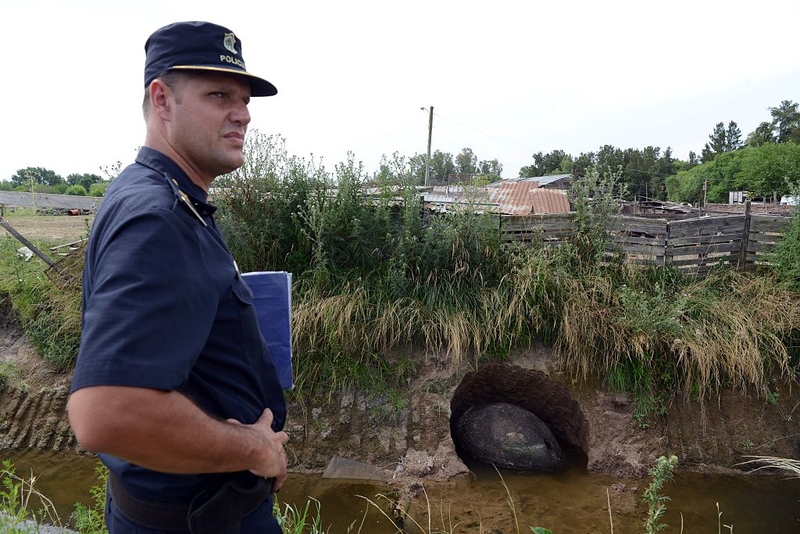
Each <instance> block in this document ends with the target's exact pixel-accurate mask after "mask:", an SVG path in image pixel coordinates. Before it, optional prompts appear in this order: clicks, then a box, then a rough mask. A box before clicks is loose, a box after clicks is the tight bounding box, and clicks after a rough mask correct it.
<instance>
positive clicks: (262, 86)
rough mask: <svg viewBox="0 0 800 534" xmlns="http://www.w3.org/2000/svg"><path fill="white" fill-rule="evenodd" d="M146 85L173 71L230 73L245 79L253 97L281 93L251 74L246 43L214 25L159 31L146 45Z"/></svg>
mask: <svg viewBox="0 0 800 534" xmlns="http://www.w3.org/2000/svg"><path fill="white" fill-rule="evenodd" d="M144 50H145V53H146V56H147V57H146V59H145V65H144V86H145V87H149V86H150V82H152V81H153V80H155V79H156V78H157V77H158V76H159V75H161V74H163V73H164V72H166V71H170V70H195V71H197V70H199V71H212V72H227V73H230V74H237V75H241V76H243V77H245V78H246V79H247V81H249V82H250V89H251V92H252V96H272V95H274V94H277V92H278V90H277V89H276V88H275V86H274V85H272V84H271V83H270V82H268V81H267V80H264V79H263V78H259V77H258V76H254V75H252V74H250V73H249V72H247V69H246V68H245V66H244V58H243V57H242V41H241V40H239V38H238V37H237V36H236V35H235V34H234V33H233V32H232V31H230V30H229V29H227V28H225V27H223V26H219V25H217V24H212V23H210V22H176V23H174V24H170V25H168V26H164V27H163V28H161V29H158V30H156V31H155V32H153V34H152V35H151V36H150V38H149V39H147V42H146V43H145V45H144Z"/></svg>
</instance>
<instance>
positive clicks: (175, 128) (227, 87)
mask: <svg viewBox="0 0 800 534" xmlns="http://www.w3.org/2000/svg"><path fill="white" fill-rule="evenodd" d="M170 99H171V106H172V110H171V113H170V120H169V125H168V132H167V137H168V142H169V143H170V145H171V146H172V148H173V149H174V150H175V152H176V154H177V155H178V157H180V158H181V159H183V161H184V163H185V164H186V165H188V166H189V167H191V168H192V169H194V170H195V171H196V172H197V173H198V175H199V176H202V177H204V179H207V180H208V182H207V183H208V184H210V183H211V180H213V179H214V177H216V176H219V175H221V174H225V173H228V172H231V171H232V170H234V169H237V168H239V167H240V166H241V165H242V163H243V161H244V156H243V153H242V150H243V147H244V137H245V133H246V132H247V125H248V123H249V122H250V112H249V111H248V109H247V104H248V103H249V102H250V85H249V84H248V83H247V82H245V81H244V80H242V79H240V78H239V77H237V76H233V75H228V74H219V73H202V74H194V73H193V74H191V75H190V76H186V77H182V78H180V80H179V82H178V83H176V84H173V87H172V95H171V97H170Z"/></svg>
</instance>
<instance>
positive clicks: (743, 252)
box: [736, 199, 750, 271]
mask: <svg viewBox="0 0 800 534" xmlns="http://www.w3.org/2000/svg"><path fill="white" fill-rule="evenodd" d="M749 246H750V199H747V200H745V201H744V228H743V229H742V242H741V245H740V248H739V263H738V264H737V266H736V268H737V269H738V270H740V271H744V270H746V268H747V248H748V247H749Z"/></svg>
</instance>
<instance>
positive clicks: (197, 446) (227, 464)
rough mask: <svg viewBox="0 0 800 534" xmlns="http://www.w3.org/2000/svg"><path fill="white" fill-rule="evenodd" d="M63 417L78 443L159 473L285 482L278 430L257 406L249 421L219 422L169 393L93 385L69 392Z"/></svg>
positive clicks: (284, 437) (285, 438) (266, 412)
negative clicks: (242, 474)
mask: <svg viewBox="0 0 800 534" xmlns="http://www.w3.org/2000/svg"><path fill="white" fill-rule="evenodd" d="M68 412H69V419H70V423H71V424H72V429H73V431H74V432H75V435H76V437H77V438H78V442H79V443H80V444H81V445H83V446H84V447H85V448H86V449H88V450H90V451H93V452H104V453H108V454H112V455H114V456H118V457H120V458H124V459H126V460H128V461H129V462H131V463H134V464H137V465H140V466H142V467H146V468H148V469H152V470H154V471H161V472H164V473H181V474H189V473H226V472H234V471H247V470H250V471H251V472H253V473H254V474H256V475H258V476H263V477H270V478H271V477H275V489H278V488H280V486H281V485H282V484H283V482H284V480H286V469H287V460H286V452H285V451H284V449H283V445H284V443H286V442H287V441H288V440H289V436H288V435H287V434H286V433H285V432H274V431H273V430H272V427H271V425H272V419H273V415H272V412H271V411H270V410H264V412H263V413H262V414H261V417H259V418H258V420H257V421H256V422H255V423H253V424H251V425H243V424H242V423H240V422H239V421H234V420H227V421H223V420H219V419H215V418H212V417H210V416H209V415H207V414H206V413H205V412H203V411H202V410H201V409H200V408H199V407H197V405H195V404H194V403H193V402H192V401H191V400H189V399H188V398H187V397H185V396H184V395H182V394H181V393H178V392H177V391H169V392H166V391H159V390H154V389H145V388H136V387H123V386H94V387H87V388H83V389H79V390H77V391H75V392H73V393H72V395H71V396H70V399H69V405H68Z"/></svg>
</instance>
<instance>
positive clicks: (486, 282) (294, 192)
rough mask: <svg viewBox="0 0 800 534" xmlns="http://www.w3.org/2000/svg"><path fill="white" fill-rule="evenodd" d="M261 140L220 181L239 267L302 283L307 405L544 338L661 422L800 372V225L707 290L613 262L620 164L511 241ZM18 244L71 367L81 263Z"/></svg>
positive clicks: (6, 255) (49, 332)
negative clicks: (59, 268) (35, 255)
mask: <svg viewBox="0 0 800 534" xmlns="http://www.w3.org/2000/svg"><path fill="white" fill-rule="evenodd" d="M251 133H252V135H251V136H250V137H249V140H248V144H247V148H246V156H247V160H246V163H245V165H244V166H243V167H242V168H241V169H240V170H238V171H237V172H235V173H233V174H231V175H228V176H225V177H221V178H220V179H219V180H218V182H216V183H215V189H214V191H213V193H212V194H213V201H214V202H215V203H217V204H218V205H219V206H220V209H219V211H218V220H219V223H220V226H221V227H222V229H223V232H224V233H225V234H226V238H227V240H228V243H229V246H230V248H231V251H232V253H233V255H234V257H235V258H236V259H237V261H238V263H239V265H240V267H241V268H242V270H244V271H255V270H286V271H290V272H292V273H293V279H294V288H293V293H294V295H293V336H294V340H293V342H294V347H295V366H296V368H295V376H296V384H297V387H296V390H295V391H294V392H293V393H292V394H293V395H303V394H304V393H305V392H307V391H310V390H311V388H312V387H313V386H315V385H321V384H324V385H325V387H324V388H323V389H324V390H325V391H327V392H329V394H333V393H335V392H336V391H339V390H341V389H343V388H347V387H349V386H351V385H356V386H358V387H361V388H364V389H367V390H372V391H383V392H387V391H388V392H391V391H393V390H401V388H402V385H403V384H404V383H405V381H406V380H407V379H408V378H409V377H410V376H411V375H412V374H413V373H414V371H415V369H416V368H417V367H418V362H417V361H416V359H417V358H418V357H419V356H408V355H409V354H420V352H419V349H423V350H424V351H426V352H427V353H436V354H439V355H446V356H447V357H449V358H450V359H452V361H454V362H458V361H462V360H465V359H472V360H475V361H477V360H487V359H493V358H494V359H502V358H506V357H508V355H509V354H510V353H511V352H512V351H514V350H516V349H522V348H525V347H527V346H528V345H529V344H530V343H532V342H534V341H544V342H545V343H548V344H551V345H552V346H554V347H555V348H556V349H557V351H558V354H559V355H560V357H561V362H562V364H563V366H564V369H565V370H566V371H567V372H569V373H571V374H572V375H573V376H574V377H576V378H579V379H589V378H593V377H596V378H600V379H602V380H603V381H605V383H606V384H607V386H608V387H609V388H611V389H614V390H621V391H626V392H629V393H632V394H633V396H634V399H635V402H636V417H637V421H638V422H639V424H640V425H642V426H647V424H648V418H649V417H651V416H653V415H659V414H663V413H664V412H665V410H666V406H667V405H668V401H669V400H670V399H671V395H673V394H674V392H676V391H683V392H684V394H685V395H687V396H689V395H691V396H695V397H699V398H704V397H706V396H708V395H710V394H713V393H714V392H717V391H720V390H721V389H722V388H724V387H737V388H752V389H754V390H755V391H756V392H758V393H764V392H765V391H766V389H765V384H766V380H767V377H769V376H771V375H772V374H773V373H776V372H777V373H782V374H784V375H785V376H794V375H796V373H797V371H798V369H800V358H798V354H797V352H798V351H797V349H796V347H797V340H798V332H800V305H798V304H800V294H798V292H797V285H792V281H794V283H795V284H796V283H797V279H798V278H797V275H796V269H797V261H796V258H797V257H798V256H800V253H798V252H797V251H798V250H800V245H798V244H797V243H798V241H797V239H798V238H797V235H798V232H800V231H799V230H798V228H800V218H796V219H795V222H794V223H793V225H792V227H791V229H790V230H789V232H788V233H787V239H785V240H784V241H782V242H781V247H783V248H779V250H778V253H777V254H776V256H775V258H776V259H775V267H773V268H770V270H766V268H765V270H763V271H761V272H759V273H741V272H737V271H735V270H732V269H719V270H716V271H713V272H711V273H710V274H709V275H708V276H706V277H705V278H702V279H699V278H694V277H689V276H686V275H684V274H681V273H679V272H677V271H674V270H670V269H665V268H640V267H631V266H629V265H627V264H625V263H624V262H622V261H620V259H619V258H618V257H617V256H616V255H615V254H614V252H613V250H611V249H610V242H609V239H608V228H612V227H613V226H614V224H615V221H616V220H617V218H618V217H619V208H618V204H617V202H616V199H617V198H619V197H620V196H624V195H625V194H626V189H625V188H624V187H623V184H622V183H621V182H622V172H623V171H622V169H620V168H617V170H615V171H612V170H610V169H608V170H605V171H602V170H601V169H598V168H597V167H593V168H591V169H589V170H588V172H587V173H586V177H585V179H584V180H582V181H579V182H577V183H576V184H575V186H574V190H573V197H574V204H575V210H576V219H575V233H574V235H573V237H572V240H571V241H570V242H568V243H565V244H562V245H561V246H558V247H553V246H550V245H547V244H546V243H544V242H534V243H530V244H525V245H507V244H504V243H503V242H502V241H501V238H500V234H499V232H498V231H497V227H498V226H497V225H498V220H497V219H496V218H495V217H494V216H492V215H491V214H487V213H483V212H482V210H481V206H482V205H481V199H480V198H475V202H474V203H473V204H472V205H471V206H467V207H466V208H464V209H463V210H462V211H459V212H455V213H447V214H442V213H435V212H433V213H430V212H425V213H423V210H422V206H421V204H420V201H419V196H418V194H417V192H416V189H415V186H414V181H415V176H414V174H413V169H414V166H413V165H412V164H411V163H410V162H409V161H407V160H405V159H404V158H400V157H397V158H395V159H394V160H393V161H392V162H391V163H387V165H386V168H385V172H384V173H383V174H382V176H379V177H375V178H370V177H368V176H367V175H366V173H365V171H364V170H363V168H362V167H361V166H360V165H359V164H357V163H355V162H354V161H353V160H352V159H351V160H348V161H347V162H345V163H342V164H339V165H337V166H336V167H335V169H334V171H333V172H332V173H329V172H328V171H327V170H326V169H325V168H324V167H322V166H321V165H319V164H317V163H315V162H313V161H312V162H307V161H305V160H303V159H300V158H296V157H290V156H288V155H287V153H286V151H285V147H284V144H283V142H282V141H281V140H280V139H277V138H274V137H268V136H264V135H260V134H259V133H258V132H251ZM740 152H741V151H740ZM726 154H727V153H726ZM724 155H725V154H723V156H724ZM720 157H722V156H720ZM717 159H719V157H718V158H717ZM368 193H369V194H368ZM18 246H19V244H18V243H17V242H16V241H14V240H12V239H11V238H10V237H7V238H6V239H4V240H0V272H2V273H3V276H2V277H0V295H4V297H3V298H4V299H5V300H6V301H7V303H9V304H7V306H9V307H13V308H14V310H15V312H16V314H17V315H18V317H19V318H20V320H21V323H22V324H23V325H24V326H25V329H26V331H27V332H28V334H29V335H30V337H31V339H32V340H33V341H34V343H35V344H36V346H37V348H38V349H39V350H40V351H41V352H42V354H43V355H45V356H46V357H48V358H50V359H52V360H54V361H56V362H58V363H60V364H61V365H62V366H64V367H65V368H68V367H69V366H70V365H71V363H72V361H73V360H74V357H75V355H76V354H77V347H78V342H79V336H80V315H79V311H80V291H79V290H80V287H79V284H77V283H76V279H77V278H78V277H79V273H80V265H79V263H80V257H79V256H80V255H76V258H75V262H76V264H75V265H72V266H71V267H70V272H72V273H73V274H74V276H73V277H72V278H65V277H63V276H60V275H58V274H57V273H54V272H52V270H44V269H42V264H41V262H38V261H36V260H31V261H29V262H25V261H23V260H22V259H21V258H19V257H18V255H17V253H16V249H17V248H18ZM784 249H785V250H784ZM787 251H788V252H787ZM787 282H788V283H787ZM317 389H319V388H317ZM391 402H396V401H391Z"/></svg>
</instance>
